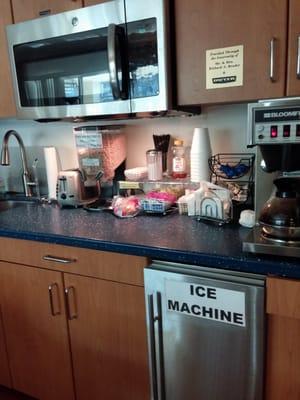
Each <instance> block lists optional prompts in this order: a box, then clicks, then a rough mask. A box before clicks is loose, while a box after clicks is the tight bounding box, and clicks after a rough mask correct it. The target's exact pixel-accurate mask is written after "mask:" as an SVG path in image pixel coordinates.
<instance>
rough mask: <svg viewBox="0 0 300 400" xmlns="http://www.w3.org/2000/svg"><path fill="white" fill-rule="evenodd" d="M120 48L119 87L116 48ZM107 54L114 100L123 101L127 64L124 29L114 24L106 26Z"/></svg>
mask: <svg viewBox="0 0 300 400" xmlns="http://www.w3.org/2000/svg"><path fill="white" fill-rule="evenodd" d="M118 42H119V48H120V56H121V57H120V66H121V73H122V87H121V86H120V81H119V76H118V58H117V54H118V47H117V43H118ZM107 53H108V71H109V79H110V84H111V88H112V93H113V97H114V99H115V100H125V99H127V98H128V78H127V76H128V73H127V71H128V62H127V56H126V54H127V52H126V40H125V32H124V29H123V28H121V27H120V26H117V25H115V24H109V25H108V31H107Z"/></svg>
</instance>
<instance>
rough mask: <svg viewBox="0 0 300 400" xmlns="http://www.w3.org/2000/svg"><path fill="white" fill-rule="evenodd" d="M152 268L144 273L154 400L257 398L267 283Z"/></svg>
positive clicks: (165, 267)
mask: <svg viewBox="0 0 300 400" xmlns="http://www.w3.org/2000/svg"><path fill="white" fill-rule="evenodd" d="M185 267H186V268H187V270H188V266H183V267H181V270H182V271H185ZM154 268H155V269H146V270H145V290H146V303H147V323H148V339H149V355H150V364H151V371H152V399H153V400H185V399H189V400H201V399H203V400H208V399H209V400H223V399H230V400H241V399H243V400H260V399H262V398H263V397H262V392H263V359H264V280H263V279H261V280H259V279H257V278H256V277H253V278H251V277H250V279H249V278H248V277H245V278H244V277H239V276H238V277H237V276H235V275H231V274H230V273H229V274H228V275H227V274H226V273H219V274H218V272H217V270H214V271H213V273H209V272H207V271H206V269H204V270H203V271H199V272H198V273H197V272H195V271H193V275H189V274H188V272H186V273H181V274H180V273H174V272H169V271H163V270H160V269H169V270H170V268H168V266H166V265H162V266H159V264H156V265H155V266H154ZM177 269H178V268H177ZM171 270H172V269H171ZM197 275H198V276H197Z"/></svg>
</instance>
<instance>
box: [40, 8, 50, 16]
mask: <svg viewBox="0 0 300 400" xmlns="http://www.w3.org/2000/svg"><path fill="white" fill-rule="evenodd" d="M50 14H51V10H50V8H49V9H48V10H41V11H39V16H40V17H44V16H45V15H50Z"/></svg>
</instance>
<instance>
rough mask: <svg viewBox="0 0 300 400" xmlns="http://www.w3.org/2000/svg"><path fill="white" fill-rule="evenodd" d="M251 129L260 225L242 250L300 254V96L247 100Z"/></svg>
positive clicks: (249, 136) (250, 235)
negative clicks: (253, 101) (255, 154)
mask: <svg viewBox="0 0 300 400" xmlns="http://www.w3.org/2000/svg"><path fill="white" fill-rule="evenodd" d="M247 132H248V145H249V147H253V146H256V148H257V149H256V150H257V157H256V168H255V170H256V172H255V215H256V221H257V226H256V227H255V228H254V229H253V230H252V232H251V233H250V234H249V236H248V238H247V240H246V241H245V242H244V243H243V250H244V251H247V252H253V253H262V254H271V255H282V256H290V257H300V98H286V99H277V100H264V101H259V102H258V103H253V104H249V105H248V128H247Z"/></svg>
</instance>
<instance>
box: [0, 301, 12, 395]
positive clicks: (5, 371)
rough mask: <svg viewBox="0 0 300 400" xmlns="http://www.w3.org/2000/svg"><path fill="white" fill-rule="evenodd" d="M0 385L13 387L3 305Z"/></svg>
mask: <svg viewBox="0 0 300 400" xmlns="http://www.w3.org/2000/svg"><path fill="white" fill-rule="evenodd" d="M0 304H1V294H0ZM0 385H3V386H6V387H11V379H10V373H9V366H8V358H7V350H6V343H5V334H4V329H3V322H2V311H1V305H0Z"/></svg>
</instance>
